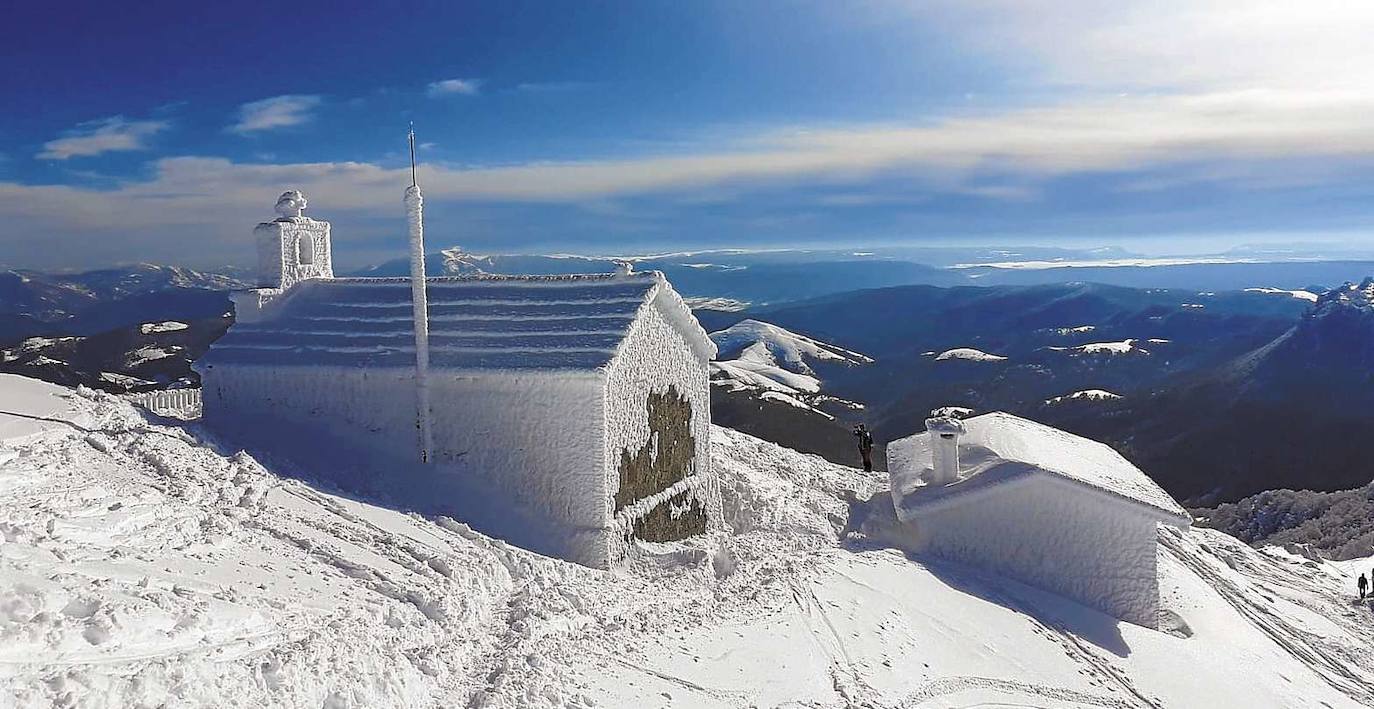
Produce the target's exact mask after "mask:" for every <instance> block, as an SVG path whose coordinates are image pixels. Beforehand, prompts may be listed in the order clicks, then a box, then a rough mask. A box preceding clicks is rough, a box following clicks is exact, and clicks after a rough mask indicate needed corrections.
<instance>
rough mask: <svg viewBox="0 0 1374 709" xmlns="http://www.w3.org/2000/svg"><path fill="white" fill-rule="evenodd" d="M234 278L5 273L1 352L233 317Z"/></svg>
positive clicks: (1, 279)
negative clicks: (34, 340) (31, 340)
mask: <svg viewBox="0 0 1374 709" xmlns="http://www.w3.org/2000/svg"><path fill="white" fill-rule="evenodd" d="M246 285H247V284H246V283H245V282H244V281H243V280H241V279H240V278H239V277H237V276H235V275H226V274H224V273H207V272H202V271H194V270H191V269H187V268H178V267H175V266H158V265H154V264H137V265H134V266H129V267H125V268H114V269H105V270H100V271H88V272H86V273H77V274H48V273H39V272H36V271H16V270H8V271H0V347H2V346H6V345H11V344H16V343H18V342H19V341H20V340H23V339H24V338H27V337H32V336H36V335H42V336H64V335H93V334H96V333H100V332H104V331H107V330H112V329H116V328H122V327H129V326H132V325H136V324H139V323H143V322H154V321H164V320H180V321H186V320H199V319H204V318H213V317H218V316H220V315H223V314H224V313H227V312H229V310H230V304H229V297H228V295H227V293H226V291H228V290H231V289H234V288H243V287H245V286H246Z"/></svg>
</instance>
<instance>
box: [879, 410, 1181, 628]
mask: <svg viewBox="0 0 1374 709" xmlns="http://www.w3.org/2000/svg"><path fill="white" fill-rule="evenodd" d="M887 457H888V466H889V469H890V470H891V473H890V475H891V478H892V502H893V505H894V506H895V507H896V512H897V519H898V520H899V521H900V522H901V523H903V525H905V527H906V529H907V532H908V533H907V534H905V535H903V537H904V540H905V543H906V544H907V545H909V546H910V547H911V548H910V551H912V552H915V553H917V554H921V555H929V556H933V557H937V558H944V559H950V560H953V561H958V562H962V563H966V564H970V565H973V566H978V567H982V568H985V569H988V570H991V571H994V572H996V573H999V574H1003V575H1006V576H1010V577H1012V578H1016V579H1019V580H1021V581H1024V582H1027V583H1029V584H1032V585H1035V586H1039V587H1041V588H1044V589H1047V590H1050V591H1054V592H1057V593H1060V594H1062V595H1065V596H1068V597H1070V598H1073V599H1075V600H1078V601H1080V602H1082V603H1084V604H1085V605H1089V606H1092V607H1094V608H1097V609H1099V610H1102V611H1104V612H1106V613H1109V614H1111V615H1112V616H1114V617H1116V618H1119V619H1121V620H1125V621H1128V622H1131V623H1135V624H1137V625H1144V626H1147V627H1151V628H1153V627H1156V626H1157V623H1158V611H1159V576H1158V569H1157V558H1156V557H1157V551H1158V550H1157V543H1158V542H1157V539H1158V528H1159V525H1161V524H1165V525H1171V526H1175V527H1187V526H1188V525H1189V524H1190V523H1191V518H1190V517H1189V516H1188V513H1187V512H1186V511H1185V510H1184V509H1183V508H1182V507H1180V506H1179V505H1178V503H1177V502H1175V501H1174V499H1173V498H1172V497H1170V496H1169V493H1167V492H1165V491H1164V490H1163V489H1161V488H1160V487H1159V485H1157V484H1155V482H1154V481H1153V480H1151V479H1150V478H1149V476H1147V475H1145V473H1143V472H1141V471H1140V469H1139V468H1136V467H1135V466H1134V465H1131V463H1130V462H1129V461H1127V460H1126V459H1125V458H1123V457H1121V454H1119V453H1117V452H1116V451H1115V450H1113V449H1112V448H1110V447H1109V446H1107V445H1104V444H1102V443H1098V442H1097V441H1092V440H1089V439H1087V438H1082V437H1080V436H1075V435H1073V434H1071V433H1067V432H1065V431H1061V430H1059V429H1056V428H1051V427H1049V426H1045V425H1043V424H1039V423H1036V422H1034V421H1028V420H1026V419H1023V418H1020V417H1017V416H1013V415H1011V414H1007V413H1002V412H995V413H989V414H984V415H981V416H975V417H972V418H968V419H962V420H961V419H958V418H954V417H951V416H940V415H937V416H933V417H932V418H930V419H928V420H927V421H926V431H925V432H924V433H918V434H916V435H914V436H909V437H907V438H903V439H900V440H897V441H893V442H892V443H891V444H889V445H888V448H887Z"/></svg>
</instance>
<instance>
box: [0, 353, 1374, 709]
mask: <svg viewBox="0 0 1374 709" xmlns="http://www.w3.org/2000/svg"><path fill="white" fill-rule="evenodd" d="M0 393H2V394H3V396H0V401H3V402H4V404H3V406H0V408H3V409H6V410H8V411H10V412H14V413H9V414H0V440H3V442H0V490H3V493H4V494H3V495H0V519H3V520H4V523H3V526H0V532H3V542H2V543H0V559H3V563H2V564H0V705H4V704H5V703H6V702H9V703H10V704H13V705H15V706H19V707H39V706H41V707H47V706H82V707H116V706H120V707H122V706H157V705H166V706H207V707H209V706H229V705H237V706H290V707H295V706H303V707H304V706H308V707H321V706H324V707H331V708H339V707H389V706H397V707H399V706H405V707H414V706H444V707H448V706H475V707H587V706H609V707H616V706H625V707H631V706H633V707H644V706H690V707H745V706H798V705H805V706H816V707H832V706H833V707H840V706H871V707H927V706H930V707H934V706H1026V705H1032V706H1055V707H1149V706H1155V707H1197V706H1208V707H1228V706H1241V707H1247V708H1248V707H1302V706H1313V707H1317V706H1329V707H1355V706H1363V705H1368V704H1369V703H1370V702H1374V692H1371V689H1370V687H1371V686H1374V652H1372V651H1371V649H1370V648H1371V647H1374V626H1371V624H1370V622H1369V610H1368V609H1367V608H1362V607H1359V606H1356V605H1354V604H1353V603H1352V601H1351V600H1350V595H1349V589H1350V588H1351V587H1352V585H1351V582H1350V580H1351V575H1350V569H1349V568H1345V567H1338V566H1335V565H1332V564H1327V563H1323V562H1314V561H1309V560H1306V559H1302V558H1300V557H1295V556H1291V555H1288V554H1285V553H1283V552H1281V551H1276V550H1270V551H1256V550H1254V549H1251V548H1249V547H1247V546H1245V545H1244V544H1241V543H1240V542H1239V541H1237V540H1235V539H1233V538H1231V537H1227V536H1225V535H1223V534H1220V533H1218V532H1215V531H1211V530H1191V531H1189V532H1186V533H1177V534H1174V533H1170V534H1167V535H1165V536H1164V537H1163V538H1162V545H1161V562H1160V563H1161V570H1162V573H1163V579H1162V588H1163V592H1164V606H1165V608H1166V609H1167V610H1168V613H1169V623H1168V631H1167V632H1160V631H1154V630H1148V629H1145V628H1141V627H1138V626H1133V625H1129V624H1121V623H1118V622H1116V621H1114V620H1112V619H1110V618H1108V617H1106V616H1103V615H1101V614H1099V613H1096V612H1095V611H1091V610H1088V609H1086V608H1083V607H1081V606H1078V605H1076V604H1073V603H1070V602H1067V601H1065V600H1063V599H1060V598H1058V597H1055V596H1052V595H1050V594H1047V593H1044V592H1041V591H1037V590H1035V589H1032V588H1029V587H1026V586H1022V585H1019V584H1016V583H1012V582H1009V581H1005V580H1002V579H998V578H995V577H989V576H986V575H983V574H980V573H978V572H976V571H974V570H972V569H968V568H963V567H958V566H955V565H949V564H942V563H937V562H933V561H922V560H912V559H908V558H907V557H905V556H903V555H902V554H900V553H897V552H895V551H892V550H888V549H884V548H882V546H881V545H880V544H878V543H877V542H876V541H875V540H872V539H867V538H865V537H864V536H863V535H861V534H856V533H855V532H854V531H853V530H856V529H859V528H860V527H861V526H863V525H862V522H863V519H862V516H863V515H864V514H870V515H871V514H872V512H871V511H872V510H873V509H874V506H873V504H872V503H868V504H860V503H857V502H850V501H852V500H855V499H856V498H872V499H873V500H875V501H879V502H880V501H882V500H884V499H888V498H887V496H886V495H885V494H884V491H883V486H884V484H885V481H884V479H883V478H881V477H878V476H872V475H865V474H864V473H862V472H859V471H855V470H853V469H850V468H845V467H843V466H837V465H833V464H830V463H826V462H825V461H823V460H821V459H819V458H817V457H815V456H807V455H801V454H798V453H795V452H793V451H789V450H787V449H784V448H780V447H778V446H775V445H772V444H769V443H765V442H763V441H760V440H758V439H755V438H752V437H749V436H746V435H743V434H740V433H737V432H735V431H731V430H728V429H722V428H716V429H715V430H714V431H713V441H712V446H713V456H714V461H715V467H716V469H717V471H718V473H719V475H720V478H721V484H722V488H723V492H724V496H725V508H724V512H725V521H726V524H727V527H728V531H727V532H726V533H723V534H721V535H719V536H716V537H712V538H708V539H698V540H695V541H693V542H692V543H690V544H678V545H671V546H669V545H645V546H644V548H643V549H641V551H640V554H639V556H638V558H637V560H636V561H635V562H634V563H633V565H632V567H631V568H629V569H626V570H622V571H615V572H600V571H594V570H590V569H586V568H583V567H579V566H576V565H572V564H568V563H565V562H561V561H556V560H552V559H548V558H544V557H540V556H537V555H535V554H531V553H529V552H525V551H523V550H520V549H517V548H514V547H511V546H509V545H506V544H504V543H501V542H499V541H495V540H492V539H489V538H486V537H484V536H482V535H480V534H476V533H474V532H472V531H470V530H469V529H468V528H467V527H465V526H464V525H462V524H461V523H460V522H457V521H454V520H448V519H442V518H441V519H426V518H421V517H418V516H415V515H409V514H406V513H405V512H404V511H400V510H393V509H389V508H388V507H387V506H386V505H385V502H384V501H375V500H374V501H362V500H357V499H353V498H350V497H348V496H346V495H342V494H338V493H336V492H331V491H328V490H323V489H320V488H318V487H315V486H312V485H310V484H307V483H304V482H300V481H297V480H293V479H290V478H285V477H281V476H280V475H278V474H276V473H274V472H272V471H271V470H269V469H268V468H266V467H264V466H263V465H262V464H260V463H259V462H258V461H256V460H254V459H253V458H252V457H251V456H249V455H247V454H244V453H238V452H235V448H234V447H233V446H232V445H229V444H228V443H227V442H217V441H215V440H214V438H213V436H211V435H210V434H209V433H207V432H206V431H204V430H202V429H200V428H198V427H196V426H187V427H169V426H162V425H157V424H154V423H150V422H149V421H147V420H145V419H144V418H143V417H141V416H140V415H139V414H138V413H137V412H135V410H134V409H132V408H131V407H129V406H128V405H127V404H125V403H123V402H121V401H119V400H117V399H115V398H113V397H110V396H108V395H105V394H97V393H93V392H89V391H79V392H78V391H73V390H66V389H62V388H60V387H53V386H50V385H45V384H41V383H37V382H33V381H32V380H24V379H21V378H17V377H10V376H3V377H0ZM272 467H274V468H277V469H278V470H282V471H288V470H289V468H288V467H286V464H283V463H278V464H274V465H273V466H272ZM851 509H853V510H856V511H857V515H858V516H853V517H851ZM1366 565H1367V564H1366ZM1352 568H1353V567H1352ZM11 700H12V701H11Z"/></svg>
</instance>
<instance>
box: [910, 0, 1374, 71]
mask: <svg viewBox="0 0 1374 709" xmlns="http://www.w3.org/2000/svg"><path fill="white" fill-rule="evenodd" d="M888 7H900V8H901V12H903V13H905V14H906V15H907V18H908V20H909V21H911V22H914V23H921V24H923V25H933V26H935V27H938V28H940V29H941V30H943V32H942V34H944V35H945V36H949V37H952V38H954V39H955V40H956V41H960V42H961V43H963V44H964V45H966V46H968V47H969V48H971V49H973V50H974V51H975V54H974V55H973V56H976V57H977V58H979V59H993V60H999V59H1000V60H1003V63H1005V64H1007V65H1008V66H1011V67H1015V68H1016V69H1017V70H1018V71H1019V72H1021V73H1022V74H1021V75H1020V76H1016V77H1013V79H1015V80H1019V81H1023V82H1024V81H1027V80H1048V81H1051V82H1055V83H1060V84H1072V85H1075V86H1079V87H1088V88H1099V89H1110V88H1112V87H1118V88H1137V89H1150V90H1167V91H1225V90H1240V89H1257V88H1267V89H1309V90H1311V89H1316V90H1333V89H1345V90H1350V89H1355V88H1360V89H1362V90H1366V91H1367V90H1370V89H1371V87H1374V83H1372V82H1374V77H1372V76H1371V72H1370V69H1369V68H1370V67H1371V66H1374V42H1370V41H1369V28H1370V27H1371V26H1374V3H1369V2H1358V1H1355V2H1351V1H1350V0H1303V1H1302V2H1294V1H1293V0H1121V1H1119V2H1106V3H1104V2H1099V1H1098V0H1054V1H1053V2H1025V1H1024V0H920V1H919V2H915V3H908V2H903V3H901V4H900V5H889V6H888Z"/></svg>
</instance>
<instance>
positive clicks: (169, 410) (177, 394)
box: [127, 389, 201, 421]
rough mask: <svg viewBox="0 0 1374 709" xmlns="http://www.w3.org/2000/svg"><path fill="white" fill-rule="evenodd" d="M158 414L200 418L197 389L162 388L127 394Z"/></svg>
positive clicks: (132, 399)
mask: <svg viewBox="0 0 1374 709" xmlns="http://www.w3.org/2000/svg"><path fill="white" fill-rule="evenodd" d="M127 398H128V399H129V400H130V401H132V402H133V403H134V404H136V405H138V406H141V407H143V408H145V409H147V410H148V411H150V412H152V413H154V414H157V415H158V416H166V417H167V418H176V419H183V420H188V421H189V420H191V419H198V418H200V413H201V402H200V390H199V389H163V390H161V391H145V392H142V393H139V394H129V395H128V397H127Z"/></svg>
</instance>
